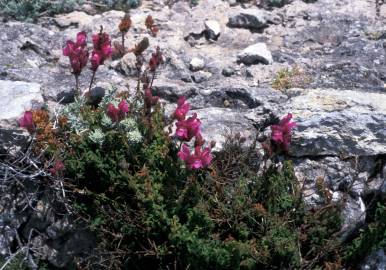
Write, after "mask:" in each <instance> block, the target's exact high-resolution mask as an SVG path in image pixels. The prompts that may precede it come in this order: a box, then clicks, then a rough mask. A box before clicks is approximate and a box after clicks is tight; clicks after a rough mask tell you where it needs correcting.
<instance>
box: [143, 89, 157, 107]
mask: <svg viewBox="0 0 386 270" xmlns="http://www.w3.org/2000/svg"><path fill="white" fill-rule="evenodd" d="M158 100H159V97H158V96H153V94H152V92H151V89H150V88H146V89H145V105H146V107H148V108H150V107H152V106H155V105H156V104H157V102H158Z"/></svg>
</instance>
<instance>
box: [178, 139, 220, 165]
mask: <svg viewBox="0 0 386 270" xmlns="http://www.w3.org/2000/svg"><path fill="white" fill-rule="evenodd" d="M210 150H211V149H210V148H209V147H206V148H205V149H204V151H201V147H200V146H196V147H195V148H194V153H193V154H192V153H190V149H189V147H188V146H187V145H186V144H183V145H182V148H181V150H180V151H179V152H178V154H177V155H178V157H179V158H180V159H181V160H183V161H184V162H185V164H186V167H188V169H190V170H198V169H201V168H205V167H208V166H209V165H210V163H211V162H212V159H213V156H212V154H211V153H210Z"/></svg>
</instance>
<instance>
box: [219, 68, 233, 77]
mask: <svg viewBox="0 0 386 270" xmlns="http://www.w3.org/2000/svg"><path fill="white" fill-rule="evenodd" d="M221 74H222V75H224V76H225V77H230V76H232V75H233V74H235V70H234V69H233V68H232V67H226V68H224V69H223V70H222V72H221Z"/></svg>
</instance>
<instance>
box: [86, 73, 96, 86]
mask: <svg viewBox="0 0 386 270" xmlns="http://www.w3.org/2000/svg"><path fill="white" fill-rule="evenodd" d="M95 73H96V70H94V72H93V73H92V77H91V81H90V86H89V87H88V91H91V86H92V83H93V82H94V78H95Z"/></svg>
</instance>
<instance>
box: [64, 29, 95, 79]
mask: <svg viewBox="0 0 386 270" xmlns="http://www.w3.org/2000/svg"><path fill="white" fill-rule="evenodd" d="M86 46H87V34H86V33H85V32H79V33H78V34H77V36H76V42H73V41H72V40H67V42H66V47H65V48H63V55H64V56H68V57H69V58H70V64H71V68H72V73H73V74H74V75H76V76H78V75H80V73H81V72H82V69H83V68H84V67H85V66H86V65H87V60H88V55H89V53H88V50H87V47H86Z"/></svg>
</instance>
